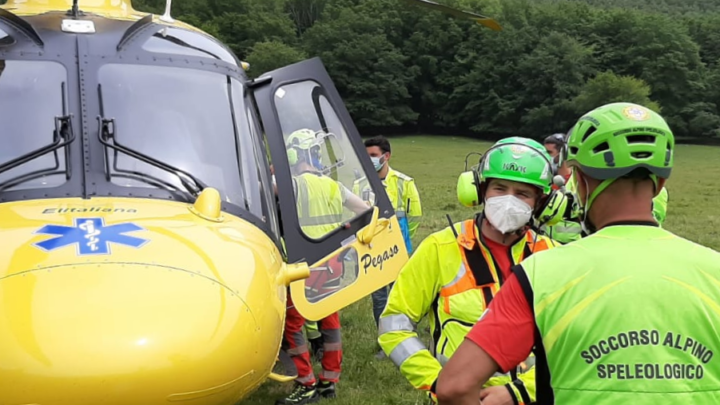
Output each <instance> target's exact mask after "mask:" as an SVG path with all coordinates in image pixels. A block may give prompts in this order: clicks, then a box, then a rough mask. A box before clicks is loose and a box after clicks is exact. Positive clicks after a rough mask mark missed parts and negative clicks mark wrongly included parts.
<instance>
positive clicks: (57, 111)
mask: <svg viewBox="0 0 720 405" xmlns="http://www.w3.org/2000/svg"><path fill="white" fill-rule="evenodd" d="M66 83H67V71H66V70H65V67H64V66H63V65H61V64H59V63H55V62H46V61H16V60H2V59H0V123H2V131H0V191H10V190H27V189H37V188H49V187H57V186H60V185H62V184H63V183H65V182H66V181H67V176H68V175H69V172H68V171H67V168H66V164H65V162H66V150H65V149H66V148H65V145H66V144H67V143H68V142H69V141H70V140H71V139H70V135H69V130H66V129H64V130H60V131H58V128H59V126H58V124H59V122H60V119H61V118H62V117H63V116H64V115H65V112H64V110H65V108H64V105H65V103H66V90H65V88H66ZM63 139H65V140H66V141H67V142H62V141H63Z"/></svg>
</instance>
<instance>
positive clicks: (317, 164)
mask: <svg viewBox="0 0 720 405" xmlns="http://www.w3.org/2000/svg"><path fill="white" fill-rule="evenodd" d="M312 165H313V166H314V167H315V168H316V169H318V170H322V169H323V164H322V162H321V161H320V159H318V158H317V157H314V156H313V158H312Z"/></svg>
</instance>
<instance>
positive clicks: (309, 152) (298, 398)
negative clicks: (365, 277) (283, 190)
mask: <svg viewBox="0 0 720 405" xmlns="http://www.w3.org/2000/svg"><path fill="white" fill-rule="evenodd" d="M321 146H322V141H321V140H320V139H318V138H317V137H316V134H315V132H314V131H312V130H310V129H300V130H297V131H295V132H293V133H292V134H290V136H288V138H287V140H286V147H287V153H288V160H289V163H290V166H291V169H292V172H293V188H294V191H295V198H296V202H297V210H298V218H299V220H300V226H301V228H302V230H303V233H305V235H307V236H308V237H310V238H314V239H317V238H321V237H323V236H325V235H327V234H328V233H330V232H332V231H334V230H335V229H337V228H338V227H340V226H341V223H342V215H343V207H347V208H348V209H350V210H351V211H353V212H355V213H362V212H365V211H366V210H367V208H368V207H367V205H366V204H365V202H364V201H362V200H361V199H360V198H359V197H357V196H356V195H354V194H352V193H351V192H350V190H348V189H347V188H346V187H345V186H344V185H343V184H342V183H340V182H337V181H335V180H333V179H332V178H330V177H327V176H324V175H323V174H322V172H321V169H322V167H323V166H322V162H321V159H322V153H321V152H322V147H321ZM342 272H343V264H342V262H341V261H340V260H339V259H338V258H337V257H335V258H332V259H330V261H328V263H327V265H326V266H324V267H323V268H321V269H311V278H310V279H308V280H306V289H307V288H308V286H311V287H312V288H314V289H316V290H317V291H315V293H314V297H315V298H317V297H318V294H320V295H323V294H324V295H327V294H331V293H332V292H333V290H334V289H337V288H338V287H339V285H340V281H341V278H342ZM314 279H318V280H320V284H321V285H319V286H314V284H316V283H314V282H313V280H314ZM310 295H311V293H308V296H310ZM304 324H305V319H304V318H303V317H302V316H301V315H300V313H299V312H298V311H297V309H295V307H294V305H293V302H292V297H291V296H290V290H289V289H288V298H287V315H286V321H285V335H284V339H283V346H284V349H285V350H286V351H287V353H288V354H289V355H290V357H291V358H292V360H293V362H294V363H295V367H296V368H297V373H298V378H297V380H296V385H295V388H294V389H293V391H292V393H291V394H290V395H289V396H288V397H286V398H283V399H280V400H278V401H277V402H276V404H277V405H301V404H308V403H313V402H316V401H318V400H320V398H321V397H324V398H333V397H335V395H336V390H335V384H336V383H337V382H338V380H339V378H340V371H341V363H342V341H341V335H340V317H339V314H338V313H337V312H335V313H333V314H332V315H330V316H328V317H326V318H324V319H322V320H320V321H319V322H318V325H319V331H320V333H321V334H322V338H323V351H322V358H321V363H322V372H321V373H320V378H319V379H320V382H319V383H317V382H316V379H315V374H314V373H313V368H312V363H311V361H310V354H309V351H308V345H307V342H306V340H305V336H304V334H303V325H304Z"/></svg>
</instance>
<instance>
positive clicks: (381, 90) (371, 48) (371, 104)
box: [303, 0, 417, 127]
mask: <svg viewBox="0 0 720 405" xmlns="http://www.w3.org/2000/svg"><path fill="white" fill-rule="evenodd" d="M370 1H373V0H368V2H370ZM356 7H360V6H356ZM303 42H304V45H305V49H306V50H307V52H308V54H309V55H311V56H319V57H320V58H321V59H322V61H323V63H324V64H325V66H326V67H327V69H328V71H329V72H330V74H331V75H332V76H333V81H334V82H335V84H336V86H337V88H338V91H339V92H340V94H341V95H342V96H343V98H344V99H345V102H346V105H347V107H348V110H349V111H350V113H351V114H352V116H353V119H354V120H355V122H356V124H357V125H358V126H361V127H392V126H401V125H403V124H407V123H412V122H414V121H415V119H416V118H417V113H415V112H413V111H412V109H411V108H410V106H409V100H410V94H409V92H408V83H409V82H410V81H411V80H412V79H413V77H412V75H411V74H410V73H409V72H408V71H407V69H406V67H405V62H406V59H407V58H406V57H405V56H403V55H402V54H401V53H400V51H399V50H398V49H397V48H396V47H395V46H394V45H393V44H392V43H391V42H390V41H389V40H388V38H387V35H386V34H385V32H384V29H383V26H382V23H381V21H380V20H378V19H377V18H375V17H374V16H370V15H367V14H364V13H361V12H358V11H357V10H355V8H344V9H338V8H331V7H328V8H327V9H326V12H325V13H324V14H323V17H322V18H321V20H320V22H318V23H316V24H315V25H314V26H313V27H312V28H310V29H309V30H307V31H306V32H305V35H303Z"/></svg>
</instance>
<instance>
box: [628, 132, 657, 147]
mask: <svg viewBox="0 0 720 405" xmlns="http://www.w3.org/2000/svg"><path fill="white" fill-rule="evenodd" d="M625 139H627V143H628V144H630V145H632V144H636V143H646V144H650V145H654V144H655V135H649V134H640V135H628V136H627V137H625Z"/></svg>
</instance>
